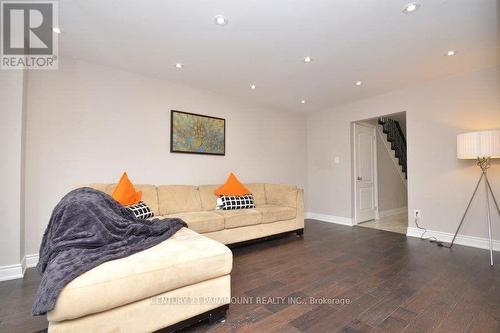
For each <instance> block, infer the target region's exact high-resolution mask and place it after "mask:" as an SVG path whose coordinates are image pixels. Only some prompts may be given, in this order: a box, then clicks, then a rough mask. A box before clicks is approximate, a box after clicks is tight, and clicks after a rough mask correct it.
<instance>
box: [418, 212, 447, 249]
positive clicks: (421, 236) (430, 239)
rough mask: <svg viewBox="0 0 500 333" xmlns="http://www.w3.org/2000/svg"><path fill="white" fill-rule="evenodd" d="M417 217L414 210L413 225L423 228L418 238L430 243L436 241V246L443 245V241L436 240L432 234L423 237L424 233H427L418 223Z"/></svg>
mask: <svg viewBox="0 0 500 333" xmlns="http://www.w3.org/2000/svg"><path fill="white" fill-rule="evenodd" d="M419 219H420V216H419V214H418V212H415V225H416V226H417V228H418V229H420V230H423V233H422V234H421V235H420V240H428V241H429V242H431V243H436V244H437V245H438V246H441V247H442V246H444V245H443V242H441V241H440V240H438V239H437V238H436V237H434V236H430V237H427V238H424V235H425V234H426V233H427V229H426V228H424V227H421V226H420V225H419V224H418V220H419Z"/></svg>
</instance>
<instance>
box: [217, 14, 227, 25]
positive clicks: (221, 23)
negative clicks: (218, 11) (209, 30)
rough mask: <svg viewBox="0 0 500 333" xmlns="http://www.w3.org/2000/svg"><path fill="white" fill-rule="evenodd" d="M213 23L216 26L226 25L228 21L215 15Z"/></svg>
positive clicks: (222, 16) (221, 16)
mask: <svg viewBox="0 0 500 333" xmlns="http://www.w3.org/2000/svg"><path fill="white" fill-rule="evenodd" d="M214 22H215V24H217V25H226V24H227V22H228V20H227V17H225V16H224V15H217V16H215V17H214Z"/></svg>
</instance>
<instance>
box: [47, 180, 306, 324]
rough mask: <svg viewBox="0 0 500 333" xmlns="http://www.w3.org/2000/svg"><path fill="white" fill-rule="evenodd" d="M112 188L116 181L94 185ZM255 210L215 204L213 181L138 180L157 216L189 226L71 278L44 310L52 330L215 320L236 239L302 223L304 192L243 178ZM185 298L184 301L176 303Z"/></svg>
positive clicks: (226, 295) (226, 293)
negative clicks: (150, 182)
mask: <svg viewBox="0 0 500 333" xmlns="http://www.w3.org/2000/svg"><path fill="white" fill-rule="evenodd" d="M90 186H91V187H93V188H95V189H98V190H101V191H103V192H106V193H108V194H110V193H111V192H112V191H113V189H114V188H115V184H91V185H90ZM246 186H247V187H248V189H249V190H250V191H251V192H252V193H253V195H254V198H255V202H256V208H255V209H244V210H234V211H221V210H215V209H214V208H215V206H216V199H217V198H216V196H215V195H214V190H215V189H216V188H217V186H216V185H204V186H187V185H161V186H154V185H136V186H135V187H136V189H137V190H140V191H142V200H143V201H144V202H146V203H147V204H148V206H150V207H151V209H152V210H153V212H154V213H155V217H160V218H161V217H179V218H181V219H183V220H184V221H185V222H186V223H187V224H188V226H189V229H188V228H183V229H181V230H180V231H178V232H177V233H176V234H175V235H174V236H172V237H171V238H169V239H167V240H166V241H164V242H162V243H160V244H158V245H156V246H154V247H152V248H150V249H147V250H145V251H142V252H139V253H136V254H134V255H131V256H129V257H126V258H122V259H118V260H113V261H109V262H106V263H104V264H102V265H100V266H98V267H96V268H94V269H92V270H90V271H88V272H86V273H84V274H82V275H81V276H79V277H77V278H76V279H74V280H73V281H71V282H70V283H69V284H68V285H67V286H66V287H65V288H64V289H63V290H62V292H61V294H60V295H59V297H58V300H57V303H56V306H55V308H54V310H52V311H51V312H49V313H48V314H47V319H48V320H49V332H50V333H66V332H113V333H118V332H120V333H124V332H134V333H135V332H152V331H155V330H159V329H162V328H165V327H169V328H170V329H172V330H174V329H177V328H179V327H183V326H185V325H187V324H188V323H191V322H192V321H193V320H194V321H196V320H201V319H205V318H207V317H208V318H212V319H217V318H220V316H223V315H224V314H225V311H226V310H227V307H228V304H229V303H230V297H231V285H230V273H231V269H232V253H231V251H230V250H229V249H228V248H227V247H226V246H225V245H223V244H234V243H239V242H243V241H248V240H251V239H256V238H261V237H266V236H270V235H274V234H279V233H284V232H289V231H297V233H298V234H302V231H303V227H304V209H303V191H302V190H301V189H298V188H297V187H295V186H289V185H274V184H246ZM179 302H180V303H182V304H179Z"/></svg>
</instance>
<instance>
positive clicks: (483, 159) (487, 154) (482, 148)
mask: <svg viewBox="0 0 500 333" xmlns="http://www.w3.org/2000/svg"><path fill="white" fill-rule="evenodd" d="M457 158H459V159H467V160H471V159H475V160H476V161H477V165H478V166H479V167H480V168H481V177H479V181H478V182H477V185H476V188H475V189H474V193H473V194H472V197H471V198H470V200H469V203H468V204H467V208H466V209H465V212H464V215H463V216H462V220H460V224H459V225H458V228H457V231H456V232H455V235H454V236H453V240H452V241H451V244H450V245H449V246H445V245H442V246H444V247H448V248H451V247H452V246H453V244H454V243H455V238H457V234H458V232H459V230H460V228H461V227H462V224H463V222H464V220H465V216H466V215H467V212H468V211H469V208H470V205H471V203H472V200H473V199H474V197H475V195H476V193H477V189H478V188H479V185H480V184H481V181H482V180H483V178H484V187H485V191H486V217H487V223H488V236H489V241H490V265H491V266H493V241H492V234H491V216H490V194H491V197H492V198H493V202H494V203H495V206H496V208H497V211H498V213H499V214H500V209H499V208H498V202H497V200H496V198H495V195H494V194H493V189H492V188H491V185H490V182H489V180H488V174H487V171H488V168H489V167H490V159H492V158H500V130H492V131H481V132H468V133H463V134H459V135H458V136H457Z"/></svg>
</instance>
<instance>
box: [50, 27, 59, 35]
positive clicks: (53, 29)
mask: <svg viewBox="0 0 500 333" xmlns="http://www.w3.org/2000/svg"><path fill="white" fill-rule="evenodd" d="M52 31H54V32H55V33H56V34H60V33H61V29H59V28H57V27H55V28H52Z"/></svg>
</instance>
